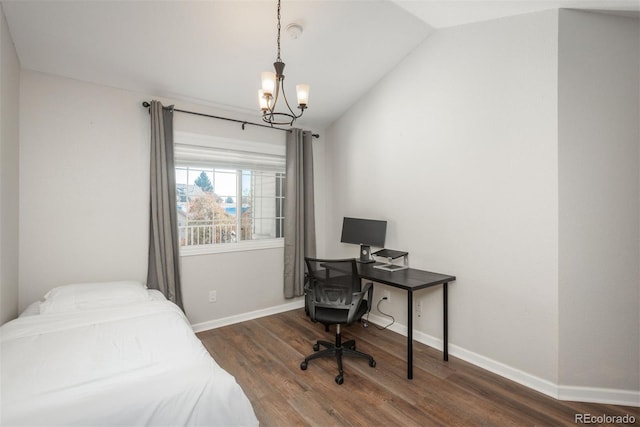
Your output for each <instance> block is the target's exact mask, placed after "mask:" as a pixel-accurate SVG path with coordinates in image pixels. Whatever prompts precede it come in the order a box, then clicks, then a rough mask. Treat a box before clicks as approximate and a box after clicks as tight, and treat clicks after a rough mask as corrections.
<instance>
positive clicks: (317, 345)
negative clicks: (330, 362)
mask: <svg viewBox="0 0 640 427" xmlns="http://www.w3.org/2000/svg"><path fill="white" fill-rule="evenodd" d="M318 350H320V344H318V343H315V344H314V345H313V351H318Z"/></svg>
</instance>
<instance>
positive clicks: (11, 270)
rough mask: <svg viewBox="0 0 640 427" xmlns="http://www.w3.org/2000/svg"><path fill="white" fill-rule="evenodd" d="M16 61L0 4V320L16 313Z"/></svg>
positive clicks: (18, 77) (17, 78)
mask: <svg viewBox="0 0 640 427" xmlns="http://www.w3.org/2000/svg"><path fill="white" fill-rule="evenodd" d="M19 87H20V62H19V60H18V56H17V54H16V50H15V48H14V46H13V40H12V39H11V35H10V34H9V29H8V27H7V22H6V20H5V17H4V12H3V11H2V5H0V324H2V323H5V322H7V321H8V320H11V319H13V318H14V317H16V316H17V315H18V223H19V219H18V192H19V190H18V189H19V180H18V153H19V148H18V147H19V145H18V127H19V120H18V117H19V116H18V111H19V93H20V92H19Z"/></svg>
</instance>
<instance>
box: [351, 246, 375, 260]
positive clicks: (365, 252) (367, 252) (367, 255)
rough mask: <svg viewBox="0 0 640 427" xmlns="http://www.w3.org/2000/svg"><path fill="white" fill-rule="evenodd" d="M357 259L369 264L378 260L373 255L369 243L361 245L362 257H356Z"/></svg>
mask: <svg viewBox="0 0 640 427" xmlns="http://www.w3.org/2000/svg"><path fill="white" fill-rule="evenodd" d="M356 261H358V262H361V263H363V264H369V263H372V262H376V260H374V259H373V257H372V256H371V246H369V245H360V259H356Z"/></svg>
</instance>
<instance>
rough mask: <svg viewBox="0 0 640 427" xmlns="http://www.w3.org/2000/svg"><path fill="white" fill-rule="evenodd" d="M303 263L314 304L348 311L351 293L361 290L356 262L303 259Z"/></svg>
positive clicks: (348, 260)
mask: <svg viewBox="0 0 640 427" xmlns="http://www.w3.org/2000/svg"><path fill="white" fill-rule="evenodd" d="M305 262H306V264H307V270H308V274H309V280H310V286H309V290H310V291H311V292H313V299H314V301H315V302H316V304H317V305H322V306H325V307H334V308H344V309H348V308H349V306H350V305H351V302H352V301H351V298H352V296H353V293H354V292H359V291H360V290H361V289H362V281H361V279H360V277H359V276H358V267H357V265H356V260H355V259H354V258H350V259H317V258H305Z"/></svg>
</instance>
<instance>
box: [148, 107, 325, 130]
mask: <svg viewBox="0 0 640 427" xmlns="http://www.w3.org/2000/svg"><path fill="white" fill-rule="evenodd" d="M142 106H143V107H144V108H149V107H151V104H150V103H149V102H147V101H144V102H142ZM173 111H177V112H179V113H186V114H193V115H195V116H202V117H210V118H212V119H218V120H226V121H228V122H235V123H242V130H245V129H244V127H245V126H246V125H251V126H260V127H263V128H267V129H274V130H281V131H283V132H291V129H282V128H276V127H273V126H268V125H263V124H260V123H253V122H248V121H246V120H237V119H230V118H228V117H220V116H212V115H211V114H204V113H198V112H195V111H187V110H179V109H177V108H174V109H173ZM311 136H313V137H314V138H320V135H319V134H317V133H312V134H311Z"/></svg>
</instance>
